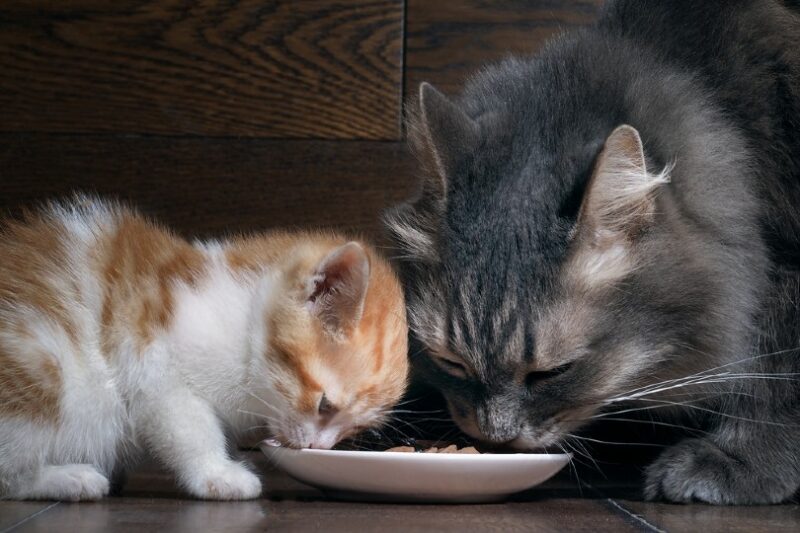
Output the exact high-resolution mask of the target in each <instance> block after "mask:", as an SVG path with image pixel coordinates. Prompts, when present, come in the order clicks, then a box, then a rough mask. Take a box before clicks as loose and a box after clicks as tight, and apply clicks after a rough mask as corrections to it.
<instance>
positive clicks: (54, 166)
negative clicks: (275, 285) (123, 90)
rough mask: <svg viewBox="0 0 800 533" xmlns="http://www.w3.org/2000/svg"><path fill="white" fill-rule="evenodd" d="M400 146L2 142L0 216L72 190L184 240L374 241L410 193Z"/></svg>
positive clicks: (68, 139)
mask: <svg viewBox="0 0 800 533" xmlns="http://www.w3.org/2000/svg"><path fill="white" fill-rule="evenodd" d="M409 166H410V165H409V158H408V156H407V154H406V151H405V147H404V145H403V144H402V143H393V142H329V141H291V142H289V141H268V140H235V139H192V138H166V139H165V138H152V137H148V138H121V137H113V138H109V137H105V136H100V137H94V136H62V135H50V136H42V135H3V136H0V168H2V169H3V171H2V172H3V178H2V180H0V211H5V212H11V214H14V213H15V212H17V211H18V210H19V206H22V205H27V206H30V205H32V204H34V203H35V202H38V201H40V200H44V199H50V198H58V197H63V196H65V195H68V194H70V193H71V192H73V191H76V190H80V191H87V192H96V193H99V194H101V195H111V196H115V197H119V198H122V199H124V200H128V201H130V202H132V203H133V205H135V206H137V207H139V208H140V209H141V210H143V211H144V212H145V213H148V214H152V215H154V216H156V217H158V218H159V219H160V220H163V221H164V222H165V223H167V224H169V225H170V226H171V227H173V228H175V229H177V230H179V231H180V232H182V233H184V234H186V235H204V236H205V235H214V236H219V235H224V234H226V233H232V232H247V231H258V230H261V229H266V228H274V227H332V228H337V229H348V230H355V231H358V232H365V233H367V234H370V235H374V234H376V233H378V231H379V229H380V224H379V215H380V213H381V211H382V210H383V209H385V208H386V207H387V206H389V205H391V204H393V203H395V202H397V201H399V200H402V199H403V198H405V197H407V196H408V195H409V194H410V193H411V190H412V188H413V180H411V179H410V178H409V176H410V175H411V174H412V171H411V170H410V168H409Z"/></svg>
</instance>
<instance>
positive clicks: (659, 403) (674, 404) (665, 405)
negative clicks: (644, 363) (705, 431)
mask: <svg viewBox="0 0 800 533" xmlns="http://www.w3.org/2000/svg"><path fill="white" fill-rule="evenodd" d="M707 399H708V398H699V399H697V400H694V401H692V400H689V401H686V402H671V401H669V400H657V399H652V398H640V399H639V400H638V401H641V402H653V403H656V404H657V405H650V406H643V407H632V408H630V409H623V410H621V411H609V412H606V413H598V414H596V415H593V416H591V417H589V418H591V419H601V418H606V417H607V416H608V415H618V414H623V413H633V412H638V411H647V410H652V409H659V408H669V407H680V408H687V409H693V410H696V411H700V412H703V413H709V414H713V415H717V416H721V417H724V418H729V419H732V420H739V421H742V422H752V423H754V424H764V425H769V426H778V427H798V424H784V423H781V422H772V421H769V420H757V419H754V418H747V417H741V416H736V415H732V414H730V413H725V412H722V411H718V410H715V409H710V408H707V407H701V406H698V405H692V404H693V403H696V402H699V401H704V400H707Z"/></svg>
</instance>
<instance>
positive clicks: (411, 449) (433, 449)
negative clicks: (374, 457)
mask: <svg viewBox="0 0 800 533" xmlns="http://www.w3.org/2000/svg"><path fill="white" fill-rule="evenodd" d="M385 451H387V452H421V453H481V452H479V451H478V450H477V449H475V446H467V447H464V448H459V447H458V446H456V445H455V444H451V445H449V446H444V447H442V448H439V447H436V446H431V447H430V448H424V449H421V450H418V449H416V448H414V447H413V446H395V447H394V448H389V449H388V450H385Z"/></svg>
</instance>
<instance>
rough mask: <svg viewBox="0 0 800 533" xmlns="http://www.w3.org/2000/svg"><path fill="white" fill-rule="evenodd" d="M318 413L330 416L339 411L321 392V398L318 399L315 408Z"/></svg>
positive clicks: (325, 416)
mask: <svg viewBox="0 0 800 533" xmlns="http://www.w3.org/2000/svg"><path fill="white" fill-rule="evenodd" d="M317 411H318V412H319V415H320V416H321V417H323V418H331V417H332V416H334V415H335V414H336V413H338V412H339V408H338V407H336V406H335V405H333V404H332V403H331V401H330V400H329V399H328V397H327V396H325V393H324V392H323V393H322V398H320V399H319V407H318V408H317Z"/></svg>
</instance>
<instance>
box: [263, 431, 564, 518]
mask: <svg viewBox="0 0 800 533" xmlns="http://www.w3.org/2000/svg"><path fill="white" fill-rule="evenodd" d="M260 447H261V450H262V451H263V452H264V453H265V454H266V456H267V457H268V458H269V459H270V461H272V463H274V464H275V465H276V466H278V467H279V468H281V469H282V470H284V471H286V473H288V474H289V475H290V476H292V477H293V478H295V479H297V480H299V481H302V482H303V483H306V484H309V485H313V486H315V487H319V488H321V489H323V490H324V491H325V492H327V493H330V494H331V495H332V496H337V497H341V498H348V499H359V500H394V501H430V502H462V503H465V502H473V503H474V502H489V501H498V500H502V499H503V498H505V497H506V496H508V495H510V494H513V493H515V492H519V491H522V490H526V489H529V488H531V487H534V486H536V485H538V484H539V483H542V482H543V481H545V480H546V479H548V478H550V477H551V476H553V475H554V474H555V473H556V472H558V471H559V470H561V469H562V468H563V467H564V465H566V464H567V463H568V462H569V455H566V454H562V453H553V454H539V453H515V454H447V453H443V454H438V453H404V452H361V451H341V450H315V449H302V450H294V449H291V448H283V447H281V446H276V445H275V444H274V443H272V442H271V441H264V442H262V443H261V444H260Z"/></svg>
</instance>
